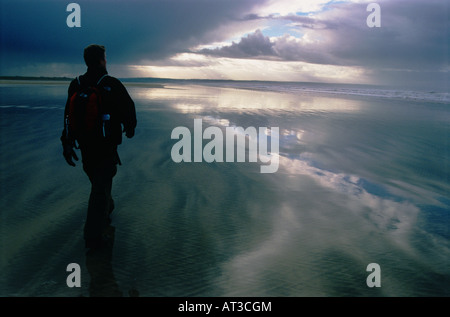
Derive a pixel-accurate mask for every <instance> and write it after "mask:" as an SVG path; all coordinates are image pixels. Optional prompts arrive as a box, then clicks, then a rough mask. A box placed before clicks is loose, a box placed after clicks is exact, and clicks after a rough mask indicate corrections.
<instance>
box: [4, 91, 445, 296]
mask: <svg viewBox="0 0 450 317" xmlns="http://www.w3.org/2000/svg"><path fill="white" fill-rule="evenodd" d="M127 87H128V89H129V92H130V94H131V95H132V97H133V98H134V100H135V102H136V109H137V113H138V129H137V130H136V135H135V138H133V139H131V140H128V139H124V143H123V144H122V145H121V146H120V148H119V154H120V157H121V160H122V163H123V165H122V166H120V167H119V169H118V174H117V176H116V177H115V179H114V184H113V196H114V199H115V202H116V209H115V211H114V213H113V215H112V220H113V221H112V228H111V232H112V231H114V246H113V248H112V250H110V251H111V252H106V251H105V252H104V253H101V254H94V255H92V254H86V252H85V249H84V243H83V239H82V228H83V225H84V221H85V216H86V209H87V200H88V196H89V181H88V178H87V176H86V175H84V173H83V171H82V168H81V165H80V164H79V163H78V164H77V167H76V168H72V167H70V166H68V165H67V164H66V163H65V161H64V159H63V157H62V154H61V152H62V149H61V145H60V143H59V136H60V133H61V129H62V122H63V106H64V102H65V98H66V96H65V94H66V92H67V85H66V83H59V84H54V83H52V84H51V85H50V84H49V85H47V84H38V85H37V84H33V85H28V84H26V83H20V84H17V83H15V84H12V83H11V84H3V85H0V97H1V99H0V101H1V104H0V130H1V131H0V132H1V134H0V135H1V136H0V150H1V151H0V153H1V154H0V155H1V157H0V158H1V160H0V180H1V198H0V202H1V206H2V208H1V219H0V220H1V223H0V252H1V260H0V272H1V273H0V285H1V287H0V295H1V296H90V295H92V296H101V295H105V296H113V295H122V296H137V295H139V296H448V295H449V294H450V293H449V289H448V285H449V281H450V270H449V259H450V257H449V256H450V244H449V240H448V232H449V231H448V230H449V218H448V217H449V216H448V215H449V211H450V197H449V194H448V193H449V188H450V184H449V182H448V179H449V178H448V175H449V170H448V163H445V162H448V141H447V140H448V136H449V128H448V126H449V125H448V122H449V117H450V115H449V110H448V105H439V104H425V103H420V102H416V103H410V102H402V101H398V100H395V101H391V100H386V99H383V100H379V99H371V98H366V97H355V96H353V97H350V96H340V97H338V96H325V95H312V94H308V95H301V96H300V95H297V94H289V93H276V92H263V91H251V90H247V89H246V90H240V89H232V88H220V87H204V86H193V85H182V86H174V85H164V88H163V87H162V86H155V85H151V86H145V85H144V87H143V85H142V84H139V85H136V84H133V85H131V84H127ZM194 118H202V119H203V122H205V127H206V124H209V125H213V126H220V127H226V126H242V127H248V126H254V127H260V126H264V127H269V126H274V127H275V126H276V127H280V168H279V170H278V171H277V172H276V173H274V174H261V173H260V170H259V164H258V163H248V162H246V163H229V162H223V163H205V162H203V163H178V164H177V163H174V162H173V161H172V159H171V156H170V151H171V148H172V146H173V144H174V143H175V140H172V139H171V138H170V135H171V132H172V130H173V129H174V128H175V127H178V126H185V127H188V128H189V129H191V130H192V129H193V120H194ZM69 263H79V264H80V266H81V270H82V274H81V281H82V287H81V288H69V287H67V285H66V278H67V275H68V272H66V270H65V269H66V266H67V265H68V264H69ZM369 263H378V264H380V266H381V270H382V276H381V279H382V287H381V288H369V287H367V285H366V278H367V276H368V274H369V272H366V267H367V265H368V264H369Z"/></svg>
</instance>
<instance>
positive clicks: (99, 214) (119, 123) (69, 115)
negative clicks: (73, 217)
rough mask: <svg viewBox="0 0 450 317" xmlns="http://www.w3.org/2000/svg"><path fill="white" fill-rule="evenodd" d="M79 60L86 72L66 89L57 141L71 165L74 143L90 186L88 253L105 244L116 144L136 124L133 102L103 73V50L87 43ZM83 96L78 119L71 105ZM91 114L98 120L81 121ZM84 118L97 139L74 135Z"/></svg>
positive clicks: (86, 231) (86, 228)
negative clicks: (91, 93)
mask: <svg viewBox="0 0 450 317" xmlns="http://www.w3.org/2000/svg"><path fill="white" fill-rule="evenodd" d="M84 60H85V62H86V65H87V72H86V73H85V74H84V75H81V76H79V77H77V78H76V79H74V80H73V81H72V82H71V83H70V86H69V96H68V98H67V102H66V108H65V112H64V130H63V133H62V136H61V141H62V145H63V155H64V158H65V159H66V161H67V163H68V164H69V165H71V166H75V163H74V162H73V160H72V159H75V160H76V161H78V157H77V155H76V153H75V151H74V147H76V144H77V143H78V145H79V149H80V150H81V156H82V162H83V170H84V171H85V172H86V174H87V175H88V177H89V180H90V182H91V185H92V187H91V193H90V197H89V206H88V211H87V219H86V223H85V226H84V239H85V242H86V247H87V248H91V249H93V248H98V247H102V246H103V245H104V244H105V232H104V231H105V229H106V228H107V226H108V225H109V222H110V220H109V214H110V213H111V212H112V210H113V209H114V201H113V199H112V197H111V187H112V180H113V177H114V176H115V175H116V172H117V164H121V163H120V159H119V156H118V153H117V146H118V145H119V144H121V143H122V132H125V134H126V136H127V137H128V138H132V137H133V136H134V131H135V128H136V122H137V121H136V111H135V107H134V102H133V100H132V99H131V97H130V95H129V94H128V92H127V90H126V88H125V87H124V86H123V84H122V83H121V82H120V81H119V80H118V79H116V78H114V77H111V76H109V75H107V74H108V72H107V71H106V54H105V47H104V46H101V45H89V46H88V47H86V48H85V49H84ZM87 89H90V90H87ZM86 91H95V92H96V94H97V95H96V96H94V97H89V96H88V94H89V93H86ZM82 97H88V99H89V100H88V101H87V102H85V103H84V106H85V107H86V109H84V110H83V111H84V112H81V115H80V111H79V110H77V107H78V108H80V106H79V105H77V104H76V103H77V102H79V101H78V100H79V99H82ZM77 98H78V99H77ZM99 100H100V102H99V103H100V104H101V106H99V107H100V108H99V109H95V111H94V110H91V109H90V108H96V107H97V106H95V107H94V106H93V105H94V104H95V105H96V103H95V102H97V101H99ZM86 105H87V106H86ZM77 111H78V112H77ZM76 112H77V114H76V115H75V114H74V113H76ZM93 114H95V115H98V116H99V117H100V118H99V119H98V120H97V119H95V120H97V121H95V120H94V119H92V118H91V119H89V118H81V119H80V117H82V116H86V117H88V116H91V117H93ZM88 120H94V121H93V122H96V124H97V123H98V124H99V125H101V126H100V127H97V128H96V129H97V130H98V131H101V134H100V135H96V134H88V133H85V134H82V133H79V132H75V131H78V130H80V126H82V127H85V126H87V125H89V124H86V123H85V122H86V121H88ZM75 121H76V125H75ZM83 124H84V125H83ZM122 127H123V130H122ZM76 129H78V130H76ZM97 130H96V131H97Z"/></svg>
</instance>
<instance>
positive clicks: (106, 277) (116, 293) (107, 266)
mask: <svg viewBox="0 0 450 317" xmlns="http://www.w3.org/2000/svg"><path fill="white" fill-rule="evenodd" d="M106 235H107V237H108V239H107V243H106V244H105V246H103V247H102V248H98V249H91V250H89V251H88V252H87V253H86V267H87V270H88V272H89V275H90V277H91V283H90V285H89V295H90V296H91V297H122V296H123V294H122V291H121V290H120V288H119V285H118V284H117V282H116V280H115V277H114V272H113V268H112V251H113V246H114V237H115V227H113V226H111V225H109V226H108V227H107V229H106ZM129 295H130V296H139V293H138V292H137V290H130V292H129Z"/></svg>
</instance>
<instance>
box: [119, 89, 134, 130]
mask: <svg viewBox="0 0 450 317" xmlns="http://www.w3.org/2000/svg"><path fill="white" fill-rule="evenodd" d="M117 83H118V85H117V86H118V87H117V88H118V92H119V100H120V104H119V106H120V107H119V109H120V110H119V111H120V117H121V123H122V124H123V131H124V132H125V135H126V136H127V137H128V138H132V137H133V136H134V130H135V129H136V125H137V119H136V108H135V106H134V101H133V99H131V97H130V94H129V93H128V91H127V89H126V88H125V86H124V85H123V84H122V83H121V82H120V81H119V80H117Z"/></svg>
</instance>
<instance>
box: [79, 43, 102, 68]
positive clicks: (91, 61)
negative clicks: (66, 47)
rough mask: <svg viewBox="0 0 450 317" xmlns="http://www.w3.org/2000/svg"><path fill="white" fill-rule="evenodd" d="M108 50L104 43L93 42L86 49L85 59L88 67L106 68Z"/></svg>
mask: <svg viewBox="0 0 450 317" xmlns="http://www.w3.org/2000/svg"><path fill="white" fill-rule="evenodd" d="M105 52H106V50H105V47H104V46H103V45H97V44H91V45H89V46H88V47H86V48H85V49H84V61H85V62H86V65H87V66H88V67H104V68H106V53H105Z"/></svg>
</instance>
